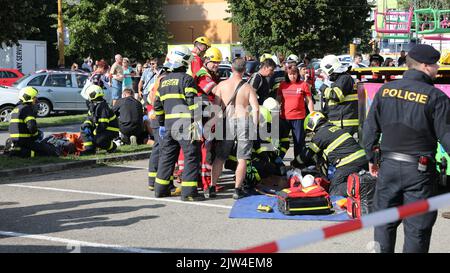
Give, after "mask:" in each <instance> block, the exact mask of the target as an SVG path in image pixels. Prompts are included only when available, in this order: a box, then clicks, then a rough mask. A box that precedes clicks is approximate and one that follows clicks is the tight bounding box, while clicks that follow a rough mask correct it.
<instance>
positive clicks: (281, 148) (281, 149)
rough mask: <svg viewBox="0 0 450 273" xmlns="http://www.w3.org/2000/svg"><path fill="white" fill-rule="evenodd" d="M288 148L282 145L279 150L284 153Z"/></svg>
mask: <svg viewBox="0 0 450 273" xmlns="http://www.w3.org/2000/svg"><path fill="white" fill-rule="evenodd" d="M287 150H288V149H286V148H284V147H280V151H282V152H283V153H286V152H287Z"/></svg>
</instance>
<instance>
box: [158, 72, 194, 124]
mask: <svg viewBox="0 0 450 273" xmlns="http://www.w3.org/2000/svg"><path fill="white" fill-rule="evenodd" d="M197 94H198V91H197V88H196V86H195V83H194V79H193V78H192V77H191V76H189V75H188V74H186V73H185V72H171V73H168V74H167V75H166V76H165V77H164V78H163V79H162V80H161V83H160V85H159V88H158V91H157V92H156V94H155V104H154V110H155V114H156V118H157V120H158V122H159V124H160V126H165V127H167V128H171V127H172V125H173V124H174V123H175V122H176V121H178V120H180V119H188V120H189V121H192V120H193V118H194V111H195V110H196V109H197V108H198V105H197V104H196V103H195V97H197Z"/></svg>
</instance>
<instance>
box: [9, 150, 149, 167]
mask: <svg viewBox="0 0 450 273" xmlns="http://www.w3.org/2000/svg"><path fill="white" fill-rule="evenodd" d="M151 149H152V148H151V146H149V145H138V146H130V145H126V146H120V147H119V148H117V151H116V152H115V153H111V154H109V153H106V151H104V150H102V151H99V152H97V154H95V155H85V156H74V155H70V156H66V157H35V158H19V157H7V156H5V155H0V170H6V169H15V168H20V167H22V166H27V167H29V166H39V165H45V164H55V163H65V162H66V163H67V162H74V161H83V160H88V159H95V158H98V159H102V158H105V157H111V156H118V155H126V154H130V153H138V152H144V151H150V150H151Z"/></svg>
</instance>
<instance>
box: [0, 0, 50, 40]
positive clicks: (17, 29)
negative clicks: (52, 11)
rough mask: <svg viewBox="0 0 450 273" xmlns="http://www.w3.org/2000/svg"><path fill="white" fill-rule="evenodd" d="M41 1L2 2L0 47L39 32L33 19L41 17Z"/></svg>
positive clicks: (0, 11)
mask: <svg viewBox="0 0 450 273" xmlns="http://www.w3.org/2000/svg"><path fill="white" fill-rule="evenodd" d="M40 4H42V1H41V0H39V1H32V0H20V1H2V7H1V8H0V25H1V26H2V30H1V31H0V47H1V45H2V43H5V44H6V45H7V46H11V45H12V44H14V43H17V41H18V40H20V39H26V38H27V37H28V36H29V35H31V34H32V33H36V32H38V31H39V29H38V28H36V26H35V24H34V23H35V19H36V18H38V17H40V16H41V15H42V9H41V8H40Z"/></svg>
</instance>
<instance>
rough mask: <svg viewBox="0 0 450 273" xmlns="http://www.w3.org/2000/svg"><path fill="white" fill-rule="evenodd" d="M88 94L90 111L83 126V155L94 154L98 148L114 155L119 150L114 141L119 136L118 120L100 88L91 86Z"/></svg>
mask: <svg viewBox="0 0 450 273" xmlns="http://www.w3.org/2000/svg"><path fill="white" fill-rule="evenodd" d="M86 92H87V94H88V96H89V111H88V116H87V118H86V120H85V121H84V123H83V124H82V125H81V137H82V139H83V143H84V151H83V152H82V154H93V153H95V152H96V148H97V147H98V148H100V149H103V150H106V151H107V152H109V153H112V152H114V151H115V150H116V149H117V145H116V144H115V143H114V142H113V140H114V139H115V138H117V137H118V136H119V122H118V119H117V117H116V115H115V114H114V112H113V111H112V110H111V108H110V107H109V105H108V103H107V102H106V101H105V100H104V98H103V97H104V95H105V94H104V92H103V89H102V88H101V87H100V86H98V85H91V86H89V87H88V89H87V90H86Z"/></svg>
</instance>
